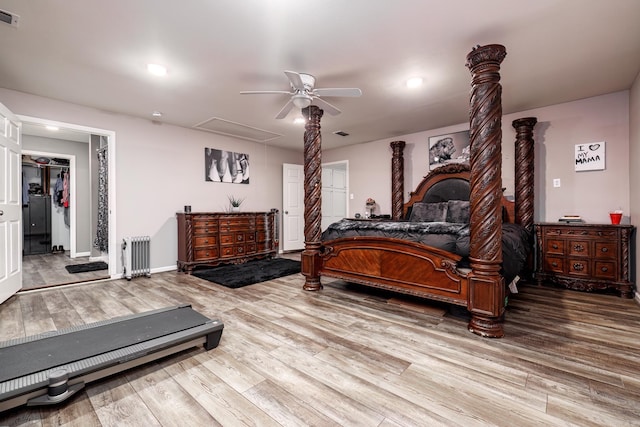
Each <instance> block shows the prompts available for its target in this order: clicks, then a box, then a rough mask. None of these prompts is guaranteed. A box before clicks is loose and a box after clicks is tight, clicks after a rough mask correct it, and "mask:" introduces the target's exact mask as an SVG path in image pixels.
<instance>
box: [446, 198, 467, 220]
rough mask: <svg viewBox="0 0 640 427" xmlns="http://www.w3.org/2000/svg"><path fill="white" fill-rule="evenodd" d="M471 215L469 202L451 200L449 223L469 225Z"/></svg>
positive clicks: (448, 210)
mask: <svg viewBox="0 0 640 427" xmlns="http://www.w3.org/2000/svg"><path fill="white" fill-rule="evenodd" d="M470 217H471V213H470V210H469V201H468V200H449V202H448V206H447V222H455V223H458V224H469V219H470Z"/></svg>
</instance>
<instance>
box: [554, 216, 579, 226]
mask: <svg viewBox="0 0 640 427" xmlns="http://www.w3.org/2000/svg"><path fill="white" fill-rule="evenodd" d="M558 221H560V222H566V223H567V224H568V223H571V222H584V221H583V220H582V218H580V215H563V216H561V217H560V219H558Z"/></svg>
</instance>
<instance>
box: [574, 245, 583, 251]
mask: <svg viewBox="0 0 640 427" xmlns="http://www.w3.org/2000/svg"><path fill="white" fill-rule="evenodd" d="M573 250H574V251H576V252H582V251H584V246H582V245H581V244H576V245H573Z"/></svg>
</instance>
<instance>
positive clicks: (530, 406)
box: [0, 272, 640, 427]
mask: <svg viewBox="0 0 640 427" xmlns="http://www.w3.org/2000/svg"><path fill="white" fill-rule="evenodd" d="M323 282H324V286H325V288H324V290H322V291H320V292H316V293H311V292H306V291H303V290H302V284H303V278H302V276H301V275H293V276H289V277H286V278H281V279H276V280H272V281H269V282H264V283H261V284H256V285H253V286H247V287H244V288H241V289H227V288H224V287H222V286H218V285H216V284H213V283H210V282H206V281H203V280H201V279H198V278H195V277H192V276H189V275H186V274H182V273H177V272H166V273H161V274H154V275H153V276H152V277H151V278H145V277H141V278H136V279H133V280H132V281H126V280H114V281H106V282H99V283H94V284H89V285H82V286H70V287H58V288H50V289H46V290H43V291H37V292H29V293H21V294H19V295H16V296H14V297H12V298H11V299H9V300H8V301H7V302H5V303H4V304H2V305H1V306H0V325H2V327H1V331H0V340H7V339H11V338H16V337H22V336H25V335H32V334H36V333H40V332H43V331H47V330H51V329H59V328H67V327H70V326H73V325H78V324H83V323H88V322H94V321H99V320H103V319H107V318H112V317H115V316H120V315H127V314H130V313H136V312H142V311H147V310H151V309H156V308H161V307H165V306H171V305H176V304H182V303H190V304H192V305H193V307H194V309H195V310H197V311H199V312H201V313H203V314H205V315H207V316H209V317H211V318H218V319H220V320H222V321H223V322H224V324H225V329H224V332H223V334H222V340H221V342H220V345H219V347H218V348H216V349H213V350H211V351H208V352H207V351H205V350H204V349H202V348H194V349H192V350H189V351H187V352H184V353H180V354H178V355H174V356H171V357H168V358H165V359H163V360H161V361H158V362H154V363H150V364H147V365H145V366H143V367H140V368H136V369H134V370H131V371H128V372H126V373H122V374H118V375H115V376H113V377H110V378H107V379H103V380H101V381H98V382H94V383H91V384H89V385H88V386H87V387H86V388H85V389H84V390H83V391H82V392H80V393H79V395H78V396H77V397H74V398H73V399H72V400H71V401H70V402H67V403H65V404H64V405H62V406H59V407H53V408H26V407H23V408H16V409H13V410H11V411H8V412H5V413H4V414H0V425H30V426H51V425H58V426H122V425H129V426H181V427H184V426H216V425H223V426H239V425H248V426H255V425H262V426H311V425H314V426H387V427H392V426H393V427H397V426H438V425H445V426H449V425H451V426H487V425H497V426H541V425H549V426H565V425H576V426H615V427H618V426H638V425H640V404H639V403H638V402H640V372H639V370H640V351H639V346H640V340H639V331H640V309H639V307H638V305H637V304H636V302H635V301H633V300H625V299H620V298H618V297H616V296H608V295H598V294H588V293H580V292H575V291H567V290H559V289H550V288H538V287H525V288H523V289H521V293H520V294H518V295H517V296H515V297H512V298H511V307H510V309H509V310H508V312H507V315H506V323H505V331H506V337H505V338H503V339H483V338H480V337H478V336H476V335H473V334H471V333H470V332H468V331H467V329H466V319H464V318H463V317H462V316H460V315H459V314H453V312H451V311H447V310H446V308H444V307H443V306H441V305H437V304H435V305H434V304H430V303H415V302H414V301H407V300H405V299H404V298H402V297H398V296H395V297H391V296H389V295H386V294H382V293H379V292H375V291H366V290H364V289H363V288H360V287H355V286H352V285H348V284H346V283H344V282H341V281H330V280H324V281H323ZM532 326H533V327H532Z"/></svg>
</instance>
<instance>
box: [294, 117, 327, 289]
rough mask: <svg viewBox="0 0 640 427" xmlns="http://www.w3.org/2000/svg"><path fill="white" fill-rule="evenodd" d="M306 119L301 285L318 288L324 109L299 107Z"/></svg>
mask: <svg viewBox="0 0 640 427" xmlns="http://www.w3.org/2000/svg"><path fill="white" fill-rule="evenodd" d="M302 114H303V115H304V117H305V119H306V120H307V123H306V124H305V131H304V251H302V255H301V258H300V260H301V270H302V274H303V275H304V276H305V280H304V286H303V289H304V290H305V291H319V290H320V289H322V283H320V267H321V266H322V259H321V258H320V245H321V242H320V235H321V231H322V224H321V221H322V156H321V152H322V150H321V149H322V135H321V134H320V118H322V114H323V111H322V110H321V109H320V108H318V107H317V106H315V105H310V106H309V107H306V108H303V109H302Z"/></svg>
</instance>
